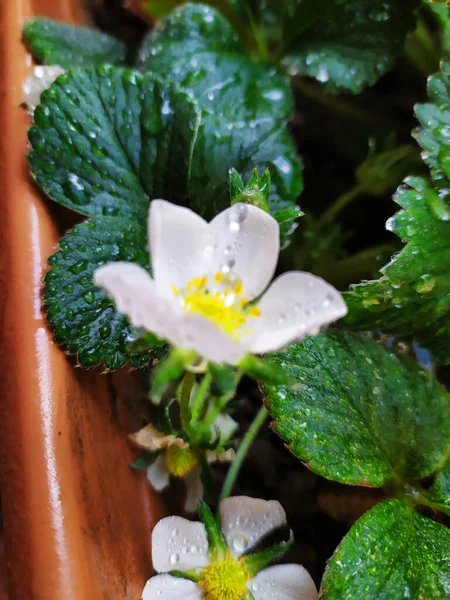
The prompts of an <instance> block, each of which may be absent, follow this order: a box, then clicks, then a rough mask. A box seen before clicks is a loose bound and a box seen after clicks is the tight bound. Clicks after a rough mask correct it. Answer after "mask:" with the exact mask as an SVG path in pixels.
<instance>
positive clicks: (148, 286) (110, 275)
mask: <svg viewBox="0 0 450 600" xmlns="http://www.w3.org/2000/svg"><path fill="white" fill-rule="evenodd" d="M94 281H95V283H96V285H99V286H101V287H103V288H104V289H105V290H106V291H107V292H108V294H109V295H110V296H111V297H112V299H113V300H114V302H115V305H116V308H117V310H118V311H119V312H121V313H123V314H125V315H127V317H128V318H129V319H130V321H131V324H132V325H133V326H134V327H143V328H145V329H146V330H147V331H151V332H153V333H155V334H156V335H157V336H159V337H161V338H164V339H173V338H176V337H177V330H178V327H177V321H178V317H179V313H180V312H181V309H179V310H178V306H177V304H176V303H175V302H173V304H172V303H170V302H168V301H167V298H165V297H164V296H163V295H161V293H160V292H159V290H158V289H157V287H156V284H155V281H154V280H153V279H152V278H151V277H150V275H149V274H148V273H147V271H146V270H145V269H143V268H142V267H139V266H138V265H135V264H133V263H126V262H116V263H110V264H108V265H105V266H104V267H100V268H99V269H97V270H96V271H95V273H94Z"/></svg>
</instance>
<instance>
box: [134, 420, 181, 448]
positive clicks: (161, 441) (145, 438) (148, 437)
mask: <svg viewBox="0 0 450 600" xmlns="http://www.w3.org/2000/svg"><path fill="white" fill-rule="evenodd" d="M128 437H129V438H130V440H131V441H132V442H134V443H135V444H136V446H139V448H142V449H143V450H147V451H148V452H156V450H161V449H163V448H168V447H169V446H178V447H179V448H188V447H189V444H188V443H187V442H185V441H184V440H182V439H181V438H179V437H177V436H176V435H165V434H164V433H162V432H161V431H159V429H156V427H155V426H154V425H153V424H152V423H149V424H148V425H146V426H145V427H142V429H139V431H136V433H131V434H130V435H129V436H128Z"/></svg>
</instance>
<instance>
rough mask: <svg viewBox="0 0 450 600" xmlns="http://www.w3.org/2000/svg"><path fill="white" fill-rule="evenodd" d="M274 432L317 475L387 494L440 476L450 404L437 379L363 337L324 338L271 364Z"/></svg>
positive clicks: (334, 334) (333, 334) (449, 437)
mask: <svg viewBox="0 0 450 600" xmlns="http://www.w3.org/2000/svg"><path fill="white" fill-rule="evenodd" d="M267 358H268V359H269V360H270V361H271V362H272V363H273V364H274V365H275V366H277V367H278V368H281V369H283V370H284V371H285V373H286V375H287V376H288V378H289V381H290V382H292V383H290V385H288V386H279V385H269V384H265V383H264V384H263V385H262V389H263V392H264V394H265V396H266V404H267V410H268V412H269V414H270V415H271V416H272V417H273V418H274V419H275V421H274V423H273V425H272V426H273V429H274V430H275V431H276V433H278V435H279V436H280V437H281V438H282V439H283V440H285V441H286V442H288V444H289V449H290V450H291V452H292V453H293V454H294V455H295V456H297V458H299V459H301V460H302V461H304V462H306V463H307V464H308V466H309V467H310V468H311V469H312V470H313V471H315V472H316V473H318V474H320V475H323V476H324V477H328V478H329V479H333V480H335V481H339V482H342V483H348V484H359V485H369V486H382V485H384V484H385V483H387V482H389V481H392V480H399V479H400V480H414V479H420V478H422V477H425V476H427V475H430V474H431V473H433V472H434V470H435V469H436V468H437V466H438V465H439V464H440V463H441V462H442V461H443V459H444V458H445V456H446V455H447V453H448V452H449V450H450V397H449V395H448V393H447V392H446V391H445V390H444V389H443V388H442V387H441V386H440V385H439V383H438V381H437V380H436V378H435V377H434V375H433V374H432V373H430V372H429V371H426V370H425V369H423V368H422V367H421V366H419V365H418V364H417V363H416V362H413V361H411V360H408V359H406V358H401V357H400V356H398V355H396V354H395V353H394V352H393V351H392V350H389V349H387V348H386V347H385V346H383V345H381V344H379V343H376V342H375V341H373V340H372V339H371V338H369V337H367V336H364V335H361V334H351V333H345V332H338V331H330V332H328V333H322V334H320V335H317V336H315V337H312V338H306V339H305V340H304V341H303V342H301V343H298V344H293V345H291V346H290V347H289V348H288V350H287V351H286V352H278V353H275V354H272V355H270V356H268V357H267Z"/></svg>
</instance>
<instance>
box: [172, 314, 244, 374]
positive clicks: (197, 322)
mask: <svg viewBox="0 0 450 600" xmlns="http://www.w3.org/2000/svg"><path fill="white" fill-rule="evenodd" d="M178 338H179V341H178V344H179V345H180V346H181V347H182V348H185V349H186V350H195V352H197V353H198V354H200V356H202V357H203V358H205V359H206V360H209V361H211V362H214V363H218V364H220V363H227V364H231V365H233V364H236V363H238V362H239V361H240V360H241V358H243V356H244V355H245V354H246V350H245V348H244V347H243V346H242V345H241V344H240V342H238V341H236V340H233V339H232V338H231V337H230V336H229V335H227V334H226V333H225V332H224V331H222V330H221V329H220V328H219V327H218V326H217V325H216V324H215V323H214V322H213V321H210V320H209V319H207V318H205V317H203V316H202V315H196V314H189V313H185V314H184V315H183V318H182V320H181V322H180V328H179V332H178Z"/></svg>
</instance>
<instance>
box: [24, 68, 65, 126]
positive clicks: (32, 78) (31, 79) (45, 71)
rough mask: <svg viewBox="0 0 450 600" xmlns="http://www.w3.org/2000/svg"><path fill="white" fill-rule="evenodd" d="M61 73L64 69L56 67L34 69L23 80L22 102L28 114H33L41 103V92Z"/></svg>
mask: <svg viewBox="0 0 450 600" xmlns="http://www.w3.org/2000/svg"><path fill="white" fill-rule="evenodd" d="M63 73H64V69H63V68H62V67H58V66H57V65H50V66H48V67H44V66H41V65H39V66H38V67H34V70H33V73H32V74H31V75H29V76H28V77H27V78H26V79H25V82H24V84H23V92H24V95H25V98H24V101H25V104H26V105H27V107H28V111H29V112H30V114H33V113H34V109H35V108H36V106H37V105H38V104H39V102H40V101H41V94H42V92H43V91H44V90H46V89H47V88H49V87H50V86H51V85H52V83H53V82H54V81H55V79H56V78H57V77H59V76H60V75H62V74H63Z"/></svg>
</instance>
